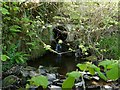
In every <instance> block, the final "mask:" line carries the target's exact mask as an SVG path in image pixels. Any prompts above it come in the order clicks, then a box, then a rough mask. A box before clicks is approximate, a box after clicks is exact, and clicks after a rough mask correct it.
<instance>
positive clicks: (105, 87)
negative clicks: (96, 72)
mask: <svg viewBox="0 0 120 90" xmlns="http://www.w3.org/2000/svg"><path fill="white" fill-rule="evenodd" d="M102 90H113V88H112V87H111V86H109V85H104V86H103V88H102Z"/></svg>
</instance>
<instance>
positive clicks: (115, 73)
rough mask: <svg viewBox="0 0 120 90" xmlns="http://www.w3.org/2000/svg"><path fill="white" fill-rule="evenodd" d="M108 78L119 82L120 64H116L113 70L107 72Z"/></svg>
mask: <svg viewBox="0 0 120 90" xmlns="http://www.w3.org/2000/svg"><path fill="white" fill-rule="evenodd" d="M106 75H107V78H108V79H110V80H117V79H118V78H119V68H118V64H114V65H113V67H112V69H110V70H108V71H107V72H106Z"/></svg>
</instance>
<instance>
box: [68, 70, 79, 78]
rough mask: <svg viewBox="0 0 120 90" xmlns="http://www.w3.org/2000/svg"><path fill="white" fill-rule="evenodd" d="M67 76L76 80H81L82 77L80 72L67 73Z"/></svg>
mask: <svg viewBox="0 0 120 90" xmlns="http://www.w3.org/2000/svg"><path fill="white" fill-rule="evenodd" d="M67 75H68V76H70V77H74V78H79V77H80V76H81V74H80V73H79V72H78V71H72V72H70V73H67Z"/></svg>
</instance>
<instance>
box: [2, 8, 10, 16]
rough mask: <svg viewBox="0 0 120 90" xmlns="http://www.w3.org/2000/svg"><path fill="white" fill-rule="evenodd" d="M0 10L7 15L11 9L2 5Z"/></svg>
mask: <svg viewBox="0 0 120 90" xmlns="http://www.w3.org/2000/svg"><path fill="white" fill-rule="evenodd" d="M0 11H1V12H2V14H4V15H6V14H10V13H9V11H8V10H7V9H6V8H3V7H0Z"/></svg>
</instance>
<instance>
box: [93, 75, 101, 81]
mask: <svg viewBox="0 0 120 90" xmlns="http://www.w3.org/2000/svg"><path fill="white" fill-rule="evenodd" d="M92 79H94V80H97V81H99V80H100V78H99V77H98V76H93V77H92Z"/></svg>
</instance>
